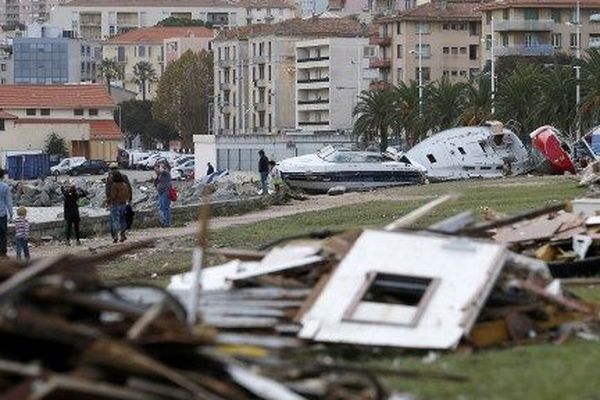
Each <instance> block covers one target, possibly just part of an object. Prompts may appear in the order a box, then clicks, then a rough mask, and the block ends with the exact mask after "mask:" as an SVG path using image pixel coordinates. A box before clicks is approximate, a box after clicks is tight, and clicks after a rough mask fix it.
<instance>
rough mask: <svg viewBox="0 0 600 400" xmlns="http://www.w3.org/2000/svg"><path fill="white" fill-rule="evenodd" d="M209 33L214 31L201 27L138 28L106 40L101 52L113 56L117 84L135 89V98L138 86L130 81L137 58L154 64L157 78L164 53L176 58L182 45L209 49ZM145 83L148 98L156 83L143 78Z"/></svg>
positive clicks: (160, 71) (173, 58)
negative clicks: (119, 69)
mask: <svg viewBox="0 0 600 400" xmlns="http://www.w3.org/2000/svg"><path fill="white" fill-rule="evenodd" d="M213 36H214V31H213V30H212V29H209V28H204V27H151V28H138V29H134V30H131V31H128V32H125V33H123V34H121V35H117V36H115V37H113V38H111V39H109V40H108V41H106V42H105V43H104V47H103V56H104V58H109V59H114V60H117V62H118V63H119V64H120V65H121V66H122V68H123V73H124V74H123V80H122V82H121V84H120V85H119V86H121V87H122V88H123V89H126V90H131V91H134V92H136V93H138V98H140V99H141V98H142V88H141V87H139V85H138V84H136V83H135V82H134V81H133V79H134V74H133V67H134V66H135V65H136V64H137V63H138V62H140V61H147V62H149V63H150V64H151V65H152V67H153V68H154V71H155V72H156V76H157V78H160V76H161V74H162V73H163V71H164V69H165V67H166V64H165V59H166V58H167V57H166V56H168V59H167V63H168V62H169V61H173V60H175V59H176V58H179V56H180V55H181V54H183V52H185V50H186V49H189V50H192V51H200V50H209V49H210V47H209V46H210V41H211V40H212V39H213ZM165 43H166V47H165ZM181 50H184V51H181ZM146 85H147V87H146V98H147V99H152V98H153V97H154V95H155V93H156V89H157V87H158V83H157V82H147V83H146Z"/></svg>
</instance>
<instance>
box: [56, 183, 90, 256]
mask: <svg viewBox="0 0 600 400" xmlns="http://www.w3.org/2000/svg"><path fill="white" fill-rule="evenodd" d="M60 190H61V192H62V194H63V206H64V215H65V222H66V231H65V233H66V238H67V246H70V245H71V234H72V232H73V230H74V231H75V240H76V243H77V245H78V246H79V245H80V244H81V241H80V234H79V221H80V217H79V204H78V201H79V199H80V198H82V197H85V196H86V195H87V194H86V193H85V192H84V191H83V190H82V189H80V188H78V187H76V186H75V185H70V186H68V187H67V188H66V189H65V187H64V186H62V187H61V188H60Z"/></svg>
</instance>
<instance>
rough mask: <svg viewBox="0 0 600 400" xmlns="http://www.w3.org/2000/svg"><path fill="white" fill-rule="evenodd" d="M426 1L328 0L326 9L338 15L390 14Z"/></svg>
mask: <svg viewBox="0 0 600 400" xmlns="http://www.w3.org/2000/svg"><path fill="white" fill-rule="evenodd" d="M424 2H426V1H423V0H420V1H417V0H329V1H328V6H327V9H328V10H329V11H332V12H335V13H338V14H340V15H353V14H362V13H384V14H390V13H395V12H398V11H404V10H408V9H411V8H413V7H415V6H416V5H417V4H421V3H424Z"/></svg>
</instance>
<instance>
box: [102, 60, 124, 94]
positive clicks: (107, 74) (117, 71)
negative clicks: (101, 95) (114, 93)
mask: <svg viewBox="0 0 600 400" xmlns="http://www.w3.org/2000/svg"><path fill="white" fill-rule="evenodd" d="M98 70H99V71H100V74H101V75H102V77H104V80H105V81H106V87H107V88H108V93H110V83H111V82H112V81H113V80H115V79H119V78H121V76H122V75H123V74H122V72H121V68H120V67H119V64H118V63H117V61H116V60H114V59H111V58H105V59H103V60H102V61H101V62H100V66H99V67H98Z"/></svg>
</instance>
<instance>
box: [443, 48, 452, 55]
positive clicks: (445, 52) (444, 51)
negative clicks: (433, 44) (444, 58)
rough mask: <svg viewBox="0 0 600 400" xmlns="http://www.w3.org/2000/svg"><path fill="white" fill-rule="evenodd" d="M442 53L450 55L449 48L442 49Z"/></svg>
mask: <svg viewBox="0 0 600 400" xmlns="http://www.w3.org/2000/svg"><path fill="white" fill-rule="evenodd" d="M442 53H444V54H450V47H442Z"/></svg>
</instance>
